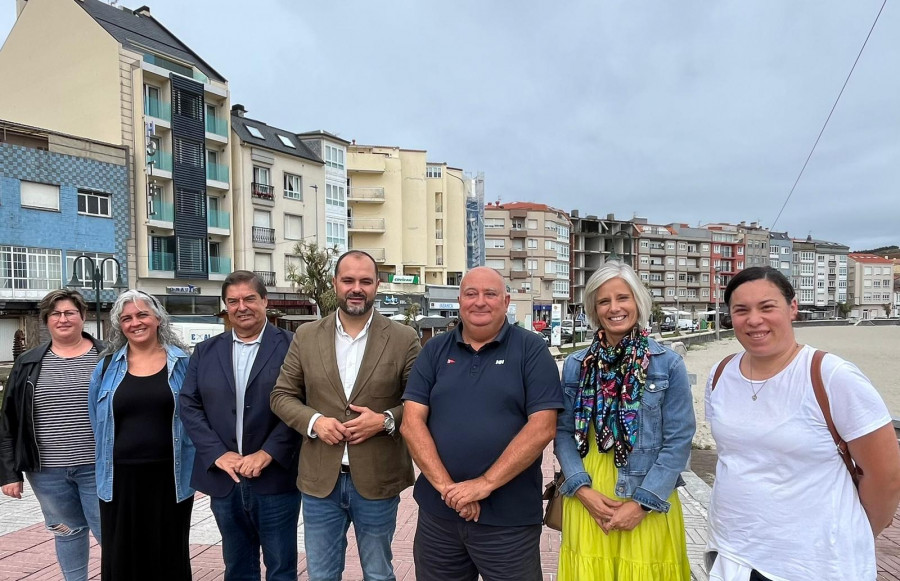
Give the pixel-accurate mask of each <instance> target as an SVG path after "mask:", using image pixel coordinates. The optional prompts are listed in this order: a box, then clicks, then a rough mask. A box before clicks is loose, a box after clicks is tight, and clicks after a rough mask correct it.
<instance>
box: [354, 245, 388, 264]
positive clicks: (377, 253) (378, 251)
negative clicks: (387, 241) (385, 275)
mask: <svg viewBox="0 0 900 581" xmlns="http://www.w3.org/2000/svg"><path fill="white" fill-rule="evenodd" d="M351 250H362V251H363V252H365V253H367V254H368V255H369V256H371V257H372V258H374V259H375V262H384V260H385V258H384V248H357V247H355V246H354V247H353V248H351Z"/></svg>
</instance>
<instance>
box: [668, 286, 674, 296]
mask: <svg viewBox="0 0 900 581" xmlns="http://www.w3.org/2000/svg"><path fill="white" fill-rule="evenodd" d="M666 296H667V297H674V296H675V289H673V288H667V289H666Z"/></svg>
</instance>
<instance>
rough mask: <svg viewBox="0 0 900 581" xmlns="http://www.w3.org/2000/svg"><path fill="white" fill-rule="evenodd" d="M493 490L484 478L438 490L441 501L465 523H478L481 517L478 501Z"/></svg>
mask: <svg viewBox="0 0 900 581" xmlns="http://www.w3.org/2000/svg"><path fill="white" fill-rule="evenodd" d="M492 491H493V489H492V488H491V485H490V484H489V483H488V481H487V479H486V478H485V477H484V476H479V477H478V478H473V479H471V480H464V481H462V482H454V483H453V484H450V485H448V486H445V487H443V490H440V493H441V500H443V501H444V502H445V503H446V504H447V506H449V507H450V508H452V509H453V510H455V511H456V512H457V514H459V516H461V517H462V518H464V519H465V520H467V521H472V520H474V521H476V522H477V521H478V518H479V517H480V516H481V504H480V503H479V501H480V500H484V499H485V498H487V497H488V496H489V495H490V494H491V492H492Z"/></svg>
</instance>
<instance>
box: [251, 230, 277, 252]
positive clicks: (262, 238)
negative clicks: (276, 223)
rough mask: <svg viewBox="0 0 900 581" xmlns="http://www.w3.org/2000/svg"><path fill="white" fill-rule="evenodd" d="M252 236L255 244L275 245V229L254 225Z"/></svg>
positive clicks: (268, 246) (263, 245) (266, 246)
mask: <svg viewBox="0 0 900 581" xmlns="http://www.w3.org/2000/svg"><path fill="white" fill-rule="evenodd" d="M252 238H253V245H254V246H262V247H264V248H271V247H272V246H274V245H275V229H274V228H265V227H263V226H253V230H252Z"/></svg>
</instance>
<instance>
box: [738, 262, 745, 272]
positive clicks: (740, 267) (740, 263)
mask: <svg viewBox="0 0 900 581" xmlns="http://www.w3.org/2000/svg"><path fill="white" fill-rule="evenodd" d="M737 269H738V270H744V261H743V260H738V262H737Z"/></svg>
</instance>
